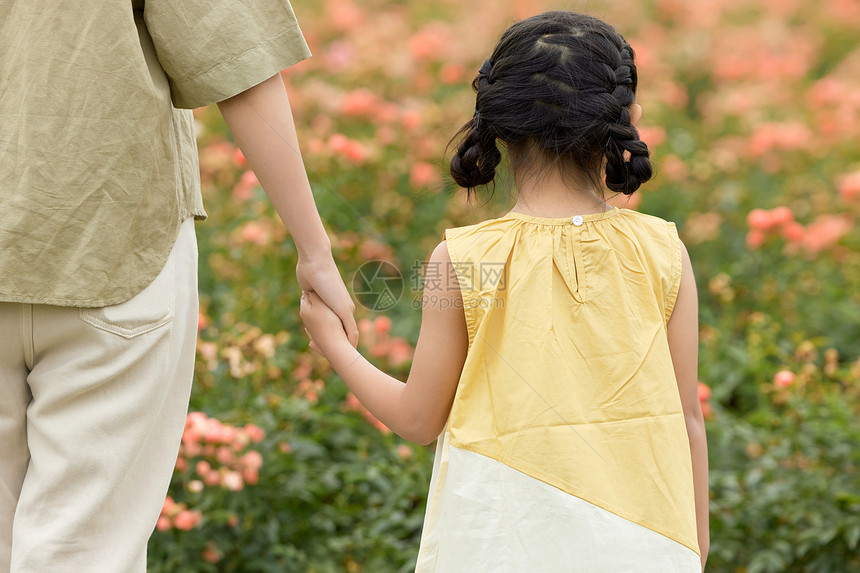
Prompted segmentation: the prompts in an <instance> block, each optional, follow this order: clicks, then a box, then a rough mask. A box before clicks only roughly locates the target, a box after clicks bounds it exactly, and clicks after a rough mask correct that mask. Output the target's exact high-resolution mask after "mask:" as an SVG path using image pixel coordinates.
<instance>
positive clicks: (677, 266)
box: [663, 221, 681, 324]
mask: <svg viewBox="0 0 860 573" xmlns="http://www.w3.org/2000/svg"><path fill="white" fill-rule="evenodd" d="M667 227H668V230H669V248H670V252H671V255H670V261H671V266H670V269H671V270H670V271H669V276H668V277H666V282H665V283H664V287H663V290H664V294H663V318H664V322H665V323H666V324H668V323H669V319H670V318H672V311H673V310H675V301H676V300H677V299H678V290H679V287H680V286H681V239H680V237H679V236H678V228H677V227H676V226H675V223H673V222H671V221H667Z"/></svg>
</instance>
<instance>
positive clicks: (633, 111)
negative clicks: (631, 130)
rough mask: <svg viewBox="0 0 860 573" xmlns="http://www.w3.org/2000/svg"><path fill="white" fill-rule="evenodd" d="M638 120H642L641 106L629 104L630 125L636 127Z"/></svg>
mask: <svg viewBox="0 0 860 573" xmlns="http://www.w3.org/2000/svg"><path fill="white" fill-rule="evenodd" d="M640 119H642V106H641V105H639V104H638V103H632V104H630V125H632V126H633V127H636V126H638V125H639V120H640Z"/></svg>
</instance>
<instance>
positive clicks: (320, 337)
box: [299, 292, 352, 357]
mask: <svg viewBox="0 0 860 573" xmlns="http://www.w3.org/2000/svg"><path fill="white" fill-rule="evenodd" d="M299 316H301V317H302V322H304V323H305V332H307V334H308V337H309V338H310V339H311V348H312V349H313V350H315V351H317V352H319V353H320V354H322V355H323V356H326V357H329V356H331V353H332V351H333V350H334V348H335V347H336V346H337V345H338V344H343V343H347V344H352V342H351V341H350V340H348V339H347V336H346V333H345V332H344V330H343V323H342V322H341V319H340V318H339V317H338V315H336V314H335V313H334V311H333V310H332V309H331V308H329V306H328V305H327V304H326V303H325V302H324V301H323V300H322V299H321V298H320V297H319V296H318V295H317V294H316V293H314V292H302V301H301V307H300V309H299Z"/></svg>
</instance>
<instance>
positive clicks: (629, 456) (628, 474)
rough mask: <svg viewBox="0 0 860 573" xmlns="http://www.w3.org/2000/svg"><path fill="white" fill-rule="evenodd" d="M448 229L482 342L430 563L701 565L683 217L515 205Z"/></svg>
mask: <svg viewBox="0 0 860 573" xmlns="http://www.w3.org/2000/svg"><path fill="white" fill-rule="evenodd" d="M445 239H446V243H447V247H448V252H449V254H450V256H451V260H452V262H453V264H454V267H455V269H456V272H457V278H458V280H459V286H460V290H461V293H462V298H463V305H464V311H465V315H466V324H467V326H468V331H469V350H468V354H467V357H466V362H465V365H464V367H463V372H462V375H461V378H460V381H459V385H458V388H457V392H456V396H455V399H454V403H453V406H452V408H451V414H450V417H449V420H448V424H447V426H446V428H445V430H444V431H443V433H442V434H441V435H440V437H439V440H438V443H437V452H436V459H435V462H434V468H433V477H432V480H431V485H430V492H429V496H428V504H427V514H426V516H425V523H424V531H423V534H422V539H421V547H420V550H419V557H418V564H417V569H416V571H419V572H426V571H440V572H445V573H449V572H457V571H464V572H465V571H494V572H496V571H511V572H514V571H517V572H520V571H559V572H561V571H580V570H581V571H588V572H599V571H637V572H641V571H654V572H661V573H665V572H668V571H684V572H687V571H689V572H699V571H701V565H700V559H699V547H698V543H697V536H696V516H695V500H694V494H693V472H692V463H691V457H690V447H689V441H688V437H687V432H686V425H685V422H684V414H683V410H682V406H681V400H680V395H679V392H678V387H677V383H676V380H675V373H674V368H673V364H672V358H671V355H670V352H669V346H668V341H667V336H666V325H667V322H668V320H669V317H670V316H671V314H672V308H673V306H674V303H675V299H676V297H677V293H678V286H679V283H680V278H681V246H680V242H679V239H678V234H677V230H676V228H675V225H674V223H671V222H667V221H664V220H662V219H659V218H657V217H653V216H650V215H645V214H642V213H638V212H635V211H630V210H627V209H617V208H613V209H611V210H610V211H607V212H605V213H598V214H591V215H584V216H577V217H572V218H544V217H533V216H530V215H525V214H521V213H514V212H510V213H508V214H506V215H504V216H502V217H500V218H498V219H492V220H489V221H484V222H482V223H479V224H476V225H470V226H467V227H459V228H454V229H447V230H446V232H445Z"/></svg>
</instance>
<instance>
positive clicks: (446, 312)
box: [301, 241, 469, 445]
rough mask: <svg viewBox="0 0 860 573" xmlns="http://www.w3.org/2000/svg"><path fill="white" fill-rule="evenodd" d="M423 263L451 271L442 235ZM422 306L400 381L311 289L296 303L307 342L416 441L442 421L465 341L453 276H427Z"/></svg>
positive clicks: (385, 419)
mask: <svg viewBox="0 0 860 573" xmlns="http://www.w3.org/2000/svg"><path fill="white" fill-rule="evenodd" d="M428 264H429V265H433V266H434V267H435V268H438V269H439V270H440V271H443V272H444V274H442V276H445V277H448V276H451V259H450V257H449V255H448V247H447V245H446V244H445V241H442V242H441V243H440V244H439V246H438V247H436V249H435V250H434V251H433V254H432V255H431V256H430V261H429V263H428ZM452 282H453V285H452V284H451V283H452ZM439 283H442V284H439ZM423 308H424V310H423V313H422V319H421V332H420V333H419V335H418V344H417V346H416V347H415V356H414V358H413V360H412V369H411V370H410V372H409V378H408V379H407V382H406V383H405V384H404V383H403V382H401V381H400V380H397V379H396V378H393V377H391V376H389V375H388V374H385V373H384V372H381V371H379V370H378V369H377V368H376V367H375V366H373V365H372V364H370V363H369V362H368V361H367V360H365V359H364V357H363V356H362V355H361V354H359V353H358V351H357V350H355V349H354V348H353V347H352V346H351V345H350V344H349V342H348V341H347V339H346V337H345V336H344V335H343V329H342V328H339V327H338V326H339V323H338V320H337V317H336V316H335V315H334V313H332V311H331V310H330V309H329V308H328V307H326V306H325V304H321V301H320V299H319V298H318V297H316V296H315V295H314V294H313V293H305V294H304V295H303V297H302V308H301V316H302V320H303V321H304V323H305V327H306V329H307V331H308V333H309V334H310V336H311V341H312V347H314V348H315V349H316V350H318V351H319V352H320V353H322V354H323V355H324V356H325V357H326V358H327V359H328V361H329V363H331V365H332V368H334V370H335V372H337V374H338V375H339V376H340V377H341V378H342V379H343V381H344V382H345V383H346V385H347V386H349V389H350V390H352V392H353V394H355V396H356V398H358V399H359V401H361V403H362V404H364V406H365V407H366V408H367V409H368V410H370V412H371V413H372V414H373V415H374V416H376V417H377V418H378V419H379V420H380V421H381V422H382V423H383V424H385V425H386V426H388V427H389V428H391V430H393V431H394V432H395V433H397V434H398V435H399V436H401V437H403V438H405V439H407V440H409V441H411V442H415V443H418V444H422V445H424V444H429V443H430V442H432V441H433V440H434V439H436V437H437V436H438V435H439V433H440V432H441V431H442V429H443V428H444V427H445V423H446V421H447V420H448V414H449V413H450V411H451V404H452V403H453V401H454V393H455V392H456V390H457V383H458V382H459V380H460V373H461V371H462V370H463V363H464V362H465V361H466V350H467V347H468V344H469V338H468V336H469V335H468V332H467V330H466V318H465V314H464V312H463V302H462V298H461V296H460V289H459V286H457V282H456V281H450V280H447V281H432V282H427V284H425V288H424V298H423Z"/></svg>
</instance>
